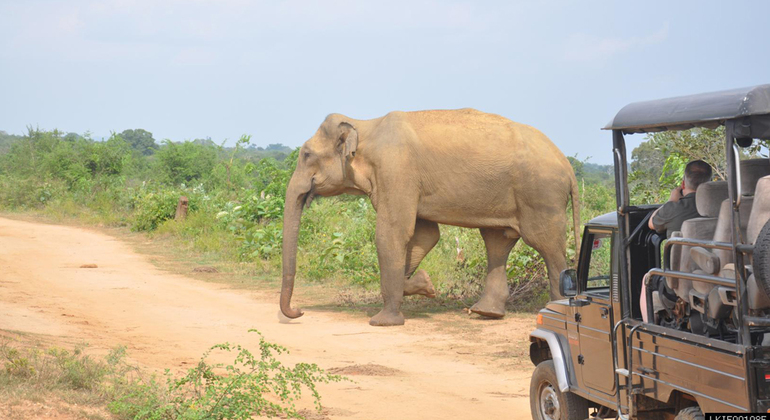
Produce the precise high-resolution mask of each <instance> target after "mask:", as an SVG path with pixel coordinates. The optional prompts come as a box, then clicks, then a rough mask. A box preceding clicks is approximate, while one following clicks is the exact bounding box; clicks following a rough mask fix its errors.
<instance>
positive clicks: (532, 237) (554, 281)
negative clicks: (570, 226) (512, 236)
mask: <svg viewBox="0 0 770 420" xmlns="http://www.w3.org/2000/svg"><path fill="white" fill-rule="evenodd" d="M559 217H561V218H559ZM553 220H554V221H551V222H549V223H546V224H544V225H542V226H548V229H542V230H540V231H535V232H528V231H526V230H524V231H522V239H524V242H525V243H526V244H527V245H529V246H531V247H532V248H534V249H535V251H537V252H538V253H539V254H540V256H541V257H543V260H544V261H545V268H546V271H547V272H548V283H549V291H550V295H551V300H556V299H561V298H562V296H561V295H560V294H559V273H561V271H562V270H564V269H565V268H567V236H566V221H565V219H564V216H562V215H558V216H555V217H554V219H553Z"/></svg>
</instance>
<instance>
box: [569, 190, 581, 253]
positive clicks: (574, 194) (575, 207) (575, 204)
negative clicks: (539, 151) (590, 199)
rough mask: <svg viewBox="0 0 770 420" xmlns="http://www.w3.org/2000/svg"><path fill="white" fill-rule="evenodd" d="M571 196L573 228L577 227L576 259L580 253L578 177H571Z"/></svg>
mask: <svg viewBox="0 0 770 420" xmlns="http://www.w3.org/2000/svg"><path fill="white" fill-rule="evenodd" d="M570 197H571V198H572V228H573V229H575V259H577V258H578V257H577V256H578V255H580V191H579V190H578V182H577V178H576V177H575V176H574V175H572V176H571V177H570Z"/></svg>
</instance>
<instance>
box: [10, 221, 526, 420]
mask: <svg viewBox="0 0 770 420" xmlns="http://www.w3.org/2000/svg"><path fill="white" fill-rule="evenodd" d="M83 264H96V265H97V266H98V268H80V266H81V265H83ZM299 289H301V285H300V286H298V291H299ZM277 301H278V295H277V294H276V295H274V296H272V295H267V294H265V293H255V292H247V291H242V290H234V289H228V288H225V287H223V286H221V285H217V284H212V283H206V282H202V281H198V280H195V279H192V278H189V277H185V276H181V275H176V274H170V273H167V272H164V271H162V270H160V269H158V268H156V267H155V266H154V265H152V264H151V263H150V262H149V259H148V257H147V256H144V255H140V254H137V253H136V252H134V251H133V250H132V248H131V247H130V246H129V245H128V244H126V243H123V242H121V241H119V240H117V239H115V238H113V237H111V236H108V235H106V234H103V233H100V232H97V231H91V230H86V229H80V228H73V227H63V226H53V225H45V224H37V223H29V222H23V221H16V220H9V219H4V218H0V329H5V330H15V331H25V332H30V333H35V334H43V335H47V336H50V337H54V338H58V339H61V340H62V341H67V342H72V341H73V340H79V341H84V342H87V343H89V345H90V348H92V349H96V350H97V351H99V350H102V351H104V350H106V349H109V348H113V347H115V346H116V345H126V346H127V347H128V353H129V355H130V356H131V357H132V360H134V361H136V362H137V363H139V364H141V365H144V366H147V367H150V368H184V367H187V366H189V365H190V364H193V363H195V362H196V361H197V360H198V358H199V357H200V355H201V354H202V353H203V352H204V351H205V350H206V349H207V348H208V347H209V346H211V345H212V344H216V343H220V342H225V341H229V342H236V343H242V344H245V345H247V346H249V347H251V348H255V347H256V344H257V342H258V339H257V338H256V337H255V336H254V334H249V333H247V330H248V329H249V328H256V329H258V330H259V331H261V332H262V333H263V334H264V335H265V337H266V338H267V339H268V340H269V341H272V342H275V343H278V344H281V345H284V346H286V347H288V348H289V350H290V351H291V354H290V355H289V356H288V357H287V358H286V359H285V361H286V362H289V363H294V362H297V361H306V362H315V363H317V364H319V365H320V366H321V367H323V368H326V369H331V368H343V373H344V372H347V373H349V374H351V375H350V378H351V379H354V380H355V383H338V384H329V385H324V386H322V387H321V395H322V396H323V401H322V402H323V404H324V406H325V407H326V409H327V411H326V415H327V416H328V417H329V418H332V419H366V420H376V419H389V420H390V419H420V420H425V419H454V418H462V419H467V420H470V419H498V418H507V419H528V418H530V415H529V400H528V396H527V394H528V390H529V375H530V373H531V369H532V368H531V367H530V366H529V365H528V364H527V361H526V360H525V359H526V351H527V348H528V342H527V333H528V331H529V330H530V329H531V328H532V325H533V322H532V317H508V318H507V319H505V320H503V321H494V322H490V321H483V320H480V319H475V318H471V317H467V316H463V315H461V314H443V315H435V316H431V317H428V318H419V319H407V324H406V326H404V327H395V328H375V327H370V326H369V325H368V324H367V322H366V318H363V317H361V316H356V315H350V314H342V313H336V312H319V311H306V314H305V316H304V317H302V318H300V319H299V320H296V321H292V322H291V323H288V324H287V323H279V321H278V316H277V312H278V305H277Z"/></svg>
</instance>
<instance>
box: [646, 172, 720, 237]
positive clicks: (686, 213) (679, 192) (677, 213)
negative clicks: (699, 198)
mask: <svg viewBox="0 0 770 420" xmlns="http://www.w3.org/2000/svg"><path fill="white" fill-rule="evenodd" d="M710 180H711V166H709V164H708V163H706V162H704V161H702V160H694V161H692V162H690V163H688V164H687V166H686V167H685V169H684V179H683V180H682V185H680V186H679V187H676V188H674V189H673V190H672V191H671V197H670V198H669V199H668V202H667V203H665V204H663V205H662V206H660V208H658V209H657V210H655V213H653V214H652V217H650V222H649V223H648V225H649V227H650V229H652V230H655V231H657V232H658V233H659V234H661V235H662V234H664V233H666V236H667V237H671V233H672V232H675V231H678V230H681V228H682V223H684V221H685V220H687V219H692V218H695V217H700V214H698V209H697V208H696V207H695V191H696V190H697V189H698V186H699V185H700V184H703V183H705V182H709V181H710Z"/></svg>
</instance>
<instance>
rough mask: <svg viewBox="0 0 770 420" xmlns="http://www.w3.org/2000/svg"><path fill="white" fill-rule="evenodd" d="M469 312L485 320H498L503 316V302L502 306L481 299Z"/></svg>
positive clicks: (483, 298) (489, 300)
mask: <svg viewBox="0 0 770 420" xmlns="http://www.w3.org/2000/svg"><path fill="white" fill-rule="evenodd" d="M471 312H473V313H475V314H479V315H481V316H484V317H487V318H495V319H499V318H502V317H504V316H505V301H504V300H503V302H502V304H500V303H493V302H491V299H485V297H482V298H481V300H480V301H478V302H476V304H475V305H473V306H472V307H471Z"/></svg>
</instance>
